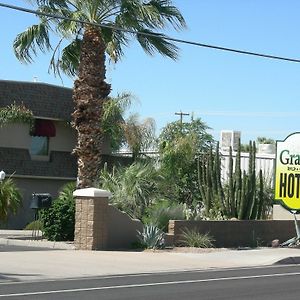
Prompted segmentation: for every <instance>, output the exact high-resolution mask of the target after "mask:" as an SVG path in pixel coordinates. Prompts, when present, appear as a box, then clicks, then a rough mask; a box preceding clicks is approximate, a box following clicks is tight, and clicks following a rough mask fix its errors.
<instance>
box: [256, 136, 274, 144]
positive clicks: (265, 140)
mask: <svg viewBox="0 0 300 300" xmlns="http://www.w3.org/2000/svg"><path fill="white" fill-rule="evenodd" d="M256 141H257V144H272V145H274V144H275V141H274V140H273V139H270V138H266V137H264V136H263V137H262V136H259V137H258V138H257V139H256Z"/></svg>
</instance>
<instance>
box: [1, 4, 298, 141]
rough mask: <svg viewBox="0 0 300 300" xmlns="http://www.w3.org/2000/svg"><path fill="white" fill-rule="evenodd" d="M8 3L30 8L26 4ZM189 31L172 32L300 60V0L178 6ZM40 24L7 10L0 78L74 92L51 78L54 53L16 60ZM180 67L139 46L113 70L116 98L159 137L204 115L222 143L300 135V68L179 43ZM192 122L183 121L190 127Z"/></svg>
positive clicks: (109, 76)
mask: <svg viewBox="0 0 300 300" xmlns="http://www.w3.org/2000/svg"><path fill="white" fill-rule="evenodd" d="M0 2H2V3H7V4H11V5H17V6H23V7H27V8H30V6H29V5H28V2H26V1H23V0H11V1H9V0H0ZM174 4H175V5H176V6H177V7H178V8H179V9H180V11H181V12H182V14H183V16H184V18H185V20H186V22H187V26H188V28H187V29H185V30H182V31H180V32H176V31H174V30H171V28H170V29H169V30H168V31H166V32H165V33H166V34H167V35H169V36H171V37H174V38H179V39H184V40H189V41H195V42H199V43H203V44H211V45H217V46H221V47H228V48H235V49H240V50H247V51H252V52H259V53H264V54H271V55H276V56H283V57H290V58H296V59H300V34H299V32H300V1H298V0H286V1H280V0H264V1H261V0H243V1H241V0H226V1H224V0H176V1H174ZM36 22H37V19H36V17H35V16H34V15H30V14H26V13H24V12H17V11H13V10H9V9H7V8H2V7H0V26H1V33H0V44H1V55H0V79H4V80H21V81H33V80H34V79H35V78H36V79H35V80H38V81H39V82H44V83H49V84H55V85H64V86H66V87H70V88H71V87H72V86H73V79H70V78H66V77H64V78H63V83H62V81H61V80H60V79H59V78H55V77H54V75H53V74H48V65H49V60H50V55H43V54H41V55H39V56H38V57H37V58H36V59H35V63H33V64H31V65H24V64H21V63H20V62H19V61H18V60H17V59H16V58H15V56H14V54H13V48H12V44H13V40H14V38H15V37H16V35H17V34H18V33H20V32H22V31H24V30H25V29H26V28H27V27H28V26H30V25H32V24H34V23H36ZM177 45H178V46H179V47H180V53H179V54H180V57H179V59H178V60H177V61H172V60H170V59H168V58H165V57H161V56H159V55H158V54H157V55H155V56H153V57H152V56H149V55H147V54H145V53H144V52H143V50H142V49H141V48H140V47H139V46H138V45H137V44H136V43H134V42H133V43H131V44H130V47H129V48H126V49H125V51H124V52H125V56H124V57H123V59H122V61H121V62H119V63H117V64H115V65H112V64H107V80H108V82H110V83H111V85H112V93H111V95H113V96H115V95H117V94H118V93H122V92H130V93H132V94H133V95H135V96H136V98H137V99H138V101H137V102H136V103H135V104H134V105H133V107H132V108H131V111H132V112H137V113H139V115H140V117H141V120H142V119H144V118H147V117H151V118H153V119H154V120H155V122H156V126H157V132H158V133H159V131H160V129H161V128H162V127H164V126H165V125H166V124H167V123H168V122H172V121H176V120H178V119H179V116H178V115H175V113H176V112H180V111H182V112H185V113H189V114H190V115H192V114H193V115H194V117H199V118H201V119H202V121H204V122H205V123H206V124H207V125H208V126H209V127H210V128H211V130H210V132H211V133H212V134H213V136H214V137H215V138H216V139H217V140H218V139H219V136H220V131H221V130H237V131H241V138H242V142H243V143H248V141H249V140H255V139H256V138H257V137H258V136H264V137H267V138H272V139H275V140H282V139H285V138H286V137H287V136H288V135H289V134H291V133H293V132H297V131H300V122H299V120H300V101H299V99H300V63H293V62H284V61H277V60H271V59H265V58H259V57H253V56H247V55H241V54H234V53H229V52H223V51H218V50H213V49H208V48H202V47H196V46H190V45H183V44H177ZM189 118H190V117H189V116H187V117H184V121H189V120H190V119H189Z"/></svg>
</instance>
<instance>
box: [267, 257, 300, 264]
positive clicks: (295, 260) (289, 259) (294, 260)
mask: <svg viewBox="0 0 300 300" xmlns="http://www.w3.org/2000/svg"><path fill="white" fill-rule="evenodd" d="M299 264H300V256H290V257H286V258H283V259H281V260H278V261H276V262H275V263H274V264H273V265H299Z"/></svg>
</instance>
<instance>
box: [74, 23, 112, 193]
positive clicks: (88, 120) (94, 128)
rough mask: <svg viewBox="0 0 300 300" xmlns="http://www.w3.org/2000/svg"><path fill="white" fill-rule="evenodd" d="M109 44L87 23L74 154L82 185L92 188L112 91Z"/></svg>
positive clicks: (77, 94)
mask: <svg viewBox="0 0 300 300" xmlns="http://www.w3.org/2000/svg"><path fill="white" fill-rule="evenodd" d="M105 72H106V70H105V44H104V42H103V40H102V37H101V31H100V29H98V28H95V27H92V26H87V27H86V28H85V32H84V35H83V43H82V48H81V56H80V64H79V72H78V79H77V80H76V81H75V83H74V91H73V101H74V106H75V107H74V108H75V111H74V113H73V115H72V116H73V122H74V123H73V126H74V128H75V129H76V130H77V145H76V148H75V149H74V153H75V154H76V155H77V158H78V183H77V187H78V188H86V187H92V186H93V183H94V182H95V180H96V179H97V176H98V172H99V170H100V167H101V150H102V143H103V133H102V128H101V123H100V120H101V115H102V107H103V102H104V100H105V98H106V97H107V96H108V95H109V93H110V85H109V84H107V83H106V82H105Z"/></svg>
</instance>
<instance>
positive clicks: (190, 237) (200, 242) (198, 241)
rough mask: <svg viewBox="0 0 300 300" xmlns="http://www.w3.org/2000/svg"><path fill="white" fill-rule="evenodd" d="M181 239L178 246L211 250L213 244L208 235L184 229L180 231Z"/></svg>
mask: <svg viewBox="0 0 300 300" xmlns="http://www.w3.org/2000/svg"><path fill="white" fill-rule="evenodd" d="M181 235H182V239H181V240H180V244H181V245H182V246H187V247H197V248H212V247H213V246H214V245H213V242H214V241H215V240H214V239H213V237H212V236H210V235H209V234H208V233H205V234H202V233H199V232H197V231H196V230H195V229H191V230H189V229H187V228H186V229H185V230H183V231H182V234H181Z"/></svg>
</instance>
